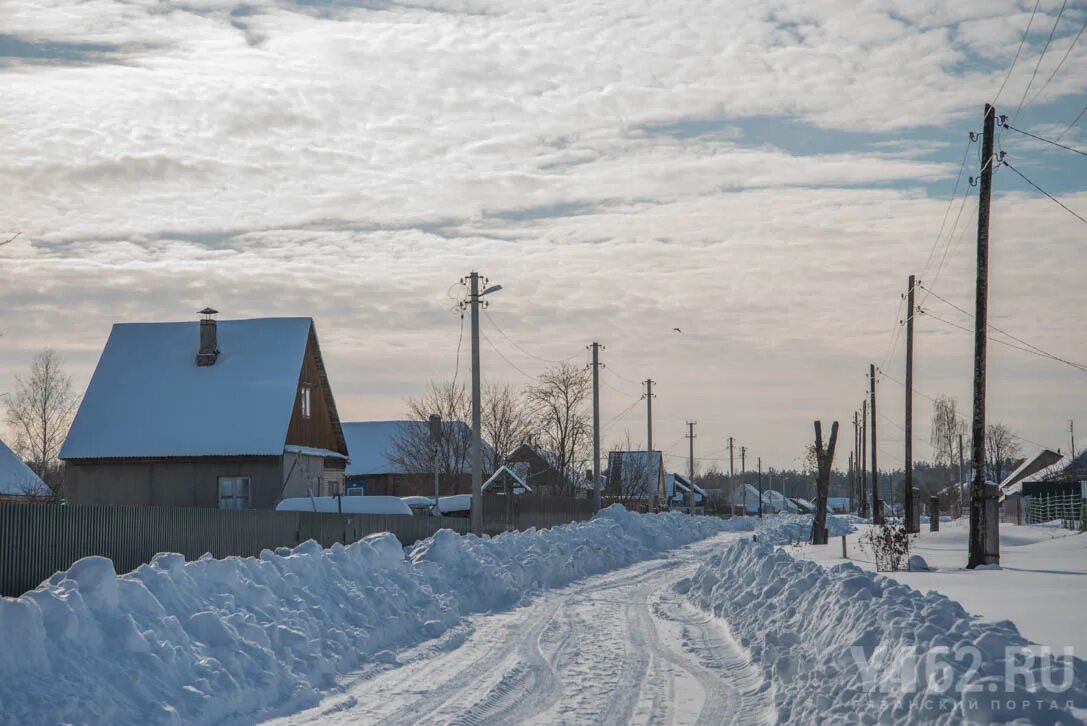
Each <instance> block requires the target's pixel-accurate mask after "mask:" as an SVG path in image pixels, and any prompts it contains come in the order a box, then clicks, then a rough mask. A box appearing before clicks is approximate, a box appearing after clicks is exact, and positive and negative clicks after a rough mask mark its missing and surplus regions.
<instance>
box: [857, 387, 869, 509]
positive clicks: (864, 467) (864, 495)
mask: <svg viewBox="0 0 1087 726" xmlns="http://www.w3.org/2000/svg"><path fill="white" fill-rule="evenodd" d="M860 473H861V480H860V485H861V486H860V490H859V493H860V497H861V511H860V515H861V516H862V517H867V516H868V401H862V402H861V472H860Z"/></svg>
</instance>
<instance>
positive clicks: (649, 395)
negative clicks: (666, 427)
mask: <svg viewBox="0 0 1087 726" xmlns="http://www.w3.org/2000/svg"><path fill="white" fill-rule="evenodd" d="M645 450H646V451H652V450H653V379H652V378H646V379H645Z"/></svg>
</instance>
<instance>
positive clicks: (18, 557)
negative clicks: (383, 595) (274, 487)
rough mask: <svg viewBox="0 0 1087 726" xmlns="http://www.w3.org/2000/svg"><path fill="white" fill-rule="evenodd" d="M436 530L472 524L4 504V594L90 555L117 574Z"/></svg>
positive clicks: (407, 537)
mask: <svg viewBox="0 0 1087 726" xmlns="http://www.w3.org/2000/svg"><path fill="white" fill-rule="evenodd" d="M439 529H452V530H454V531H456V532H459V533H462V534H463V533H465V532H467V531H468V529H469V523H468V520H466V519H460V518H454V517H410V516H407V515H379V514H318V513H314V512H273V511H260V510H220V509H195V508H188V507H113V506H107V505H96V504H79V505H54V504H41V505H38V504H12V503H0V595H7V596H16V595H21V594H22V593H24V592H26V591H27V590H31V589H33V588H35V587H37V586H38V585H39V584H40V583H41V582H42V580H45V579H46V578H48V577H50V576H52V574H53V573H54V572H56V571H58V570H66V569H68V568H69V567H70V566H71V565H72V563H74V562H75V561H76V560H78V559H80V558H81V557H87V556H89V555H101V556H103V557H108V558H110V559H111V560H113V566H114V569H115V570H116V571H117V572H128V571H129V570H133V569H135V568H137V567H139V566H140V565H141V564H144V563H146V562H150V561H151V558H152V557H154V556H155V555H156V554H158V553H159V552H180V553H181V554H183V555H185V558H186V559H190V560H192V559H196V558H198V557H200V556H201V555H203V554H204V553H206V552H210V553H211V554H212V555H214V556H215V557H227V556H230V555H240V556H243V557H252V556H256V555H258V554H260V551H261V550H263V549H274V548H276V547H293V546H295V545H297V544H300V543H302V542H305V541H306V540H309V539H313V540H316V541H317V542H319V543H320V544H321V545H322V546H324V547H328V546H331V545H332V544H333V543H335V542H342V543H350V542H355V541H357V540H360V539H362V538H363V537H365V536H367V535H370V534H374V533H377V532H391V533H392V534H394V535H396V537H397V539H399V540H400V542H401V543H403V544H405V545H410V544H412V543H414V542H417V541H418V540H421V539H425V538H427V537H429V536H431V535H432V534H434V533H435V532H437V531H438V530H439Z"/></svg>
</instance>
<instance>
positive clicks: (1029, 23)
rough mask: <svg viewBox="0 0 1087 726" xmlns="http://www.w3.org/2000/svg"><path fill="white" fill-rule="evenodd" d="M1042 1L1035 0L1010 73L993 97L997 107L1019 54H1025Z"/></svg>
mask: <svg viewBox="0 0 1087 726" xmlns="http://www.w3.org/2000/svg"><path fill="white" fill-rule="evenodd" d="M1041 1H1042V0H1034V9H1033V10H1031V11H1030V20H1028V21H1027V29H1026V30H1024V31H1023V37H1022V38H1021V39H1020V40H1019V47H1018V48H1017V49H1016V51H1015V57H1014V58H1012V64H1011V65H1010V66H1008V72H1007V73H1005V74H1004V81H1003V82H1002V83H1001V84H1000V88H999V89H997V92H996V95H995V96H993V105H996V101H997V99H998V98H1000V94H1001V93H1003V92H1004V86H1006V85H1007V84H1008V79H1009V78H1011V77H1012V70H1014V69H1015V63H1016V61H1018V60H1019V54H1020V53H1022V52H1023V44H1024V43H1026V42H1027V36H1028V35H1029V34H1030V26H1031V25H1033V24H1034V16H1035V14H1036V13H1037V12H1038V5H1039V4H1040V3H1041Z"/></svg>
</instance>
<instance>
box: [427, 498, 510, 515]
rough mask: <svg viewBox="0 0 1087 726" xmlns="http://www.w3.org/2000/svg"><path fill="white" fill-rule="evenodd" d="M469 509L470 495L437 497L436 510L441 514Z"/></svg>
mask: <svg viewBox="0 0 1087 726" xmlns="http://www.w3.org/2000/svg"><path fill="white" fill-rule="evenodd" d="M511 501H512V500H511ZM471 509H472V495H471V494H451V495H450V496H448V497H438V510H439V511H441V513H442V514H448V513H450V512H467V511H470V510H471Z"/></svg>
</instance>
